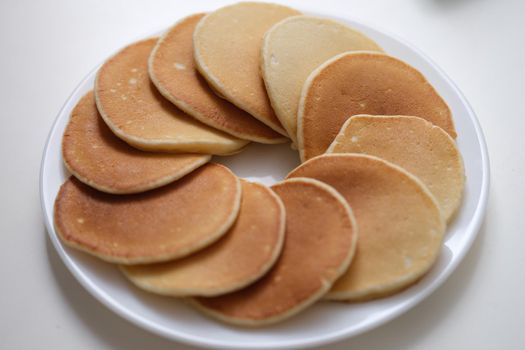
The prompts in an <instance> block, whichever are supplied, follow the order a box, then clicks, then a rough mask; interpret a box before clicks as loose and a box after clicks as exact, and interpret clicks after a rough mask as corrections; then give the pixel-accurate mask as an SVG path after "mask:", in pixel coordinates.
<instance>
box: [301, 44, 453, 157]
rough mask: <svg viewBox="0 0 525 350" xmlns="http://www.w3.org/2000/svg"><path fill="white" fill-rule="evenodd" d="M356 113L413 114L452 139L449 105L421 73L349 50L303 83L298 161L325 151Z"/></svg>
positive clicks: (376, 55) (381, 56)
mask: <svg viewBox="0 0 525 350" xmlns="http://www.w3.org/2000/svg"><path fill="white" fill-rule="evenodd" d="M357 114H373V115H414V116H418V117H421V118H424V119H426V120H428V121H430V122H431V123H433V124H435V125H437V126H439V127H441V128H442V129H443V130H445V131H446V132H447V133H448V134H449V135H450V136H452V137H453V138H455V137H456V132H455V130H454V123H453V121H452V115H451V113H450V109H449V108H448V106H447V104H446V103H445V101H443V99H442V98H441V96H439V95H438V93H437V92H436V90H434V88H433V87H432V86H431V85H430V84H429V82H428V81H427V80H426V79H425V77H424V76H423V75H422V74H421V73H420V72H419V71H417V70H416V69H415V68H413V67H411V66H409V65H408V64H406V63H404V62H402V61H400V60H398V59H397V58H394V57H391V56H387V55H384V54H380V53H373V52H350V53H343V54H340V55H338V56H335V57H334V58H332V59H330V60H328V61H327V62H325V63H323V64H322V65H321V66H319V67H318V68H317V69H316V70H314V71H313V72H312V73H311V74H310V76H309V77H308V79H307V80H306V82H305V85H304V87H303V91H302V93H301V99H300V102H299V111H298V121H297V123H298V124H297V140H298V147H299V152H300V155H301V159H302V160H303V161H304V160H307V159H309V158H312V157H315V156H317V155H319V154H322V153H324V152H325V151H326V149H327V148H328V146H330V144H331V143H332V141H333V140H334V138H335V137H336V135H337V133H338V132H339V130H340V129H341V126H342V125H343V123H344V122H345V121H346V120H347V119H348V118H350V117H351V116H353V115H357Z"/></svg>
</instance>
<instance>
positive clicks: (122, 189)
mask: <svg viewBox="0 0 525 350" xmlns="http://www.w3.org/2000/svg"><path fill="white" fill-rule="evenodd" d="M62 158H63V159H64V164H65V165H66V167H67V169H68V170H69V171H70V172H71V173H72V174H73V175H75V177H76V178H77V179H79V180H80V181H82V182H84V183H85V184H87V185H89V186H91V187H94V188H96V189H97V190H99V191H103V192H108V193H115V194H128V193H137V192H144V191H147V190H150V189H153V188H157V187H160V186H163V185H166V184H168V183H170V182H172V181H175V180H177V179H180V178H181V177H183V176H184V175H186V174H188V173H190V172H192V171H193V170H195V169H197V168H198V167H200V166H202V165H204V164H205V163H207V162H208V161H209V160H210V158H211V156H210V155H207V154H166V153H149V152H142V151H139V150H137V149H135V148H133V147H131V146H129V145H128V144H127V143H125V142H124V141H122V140H121V139H119V138H118V137H116V136H115V135H114V134H113V133H112V132H111V130H110V129H109V128H108V127H107V125H106V124H105V123H104V121H103V120H102V118H101V117H100V115H99V113H98V111H97V106H96V105H95V97H94V95H93V92H92V91H90V92H88V93H87V94H86V95H85V96H84V97H83V98H82V99H81V100H80V101H79V102H78V104H77V105H76V106H75V108H74V109H73V112H72V113H71V119H70V120H69V123H68V125H67V127H66V130H65V131H64V136H63V138H62Z"/></svg>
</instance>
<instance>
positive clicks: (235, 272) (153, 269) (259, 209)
mask: <svg viewBox="0 0 525 350" xmlns="http://www.w3.org/2000/svg"><path fill="white" fill-rule="evenodd" d="M285 222H286V221H285V211H284V206H283V204H282V201H281V200H280V199H279V197H277V195H275V193H274V192H273V191H272V190H270V189H269V188H268V187H266V186H263V185H259V184H255V183H250V182H247V181H242V199H241V209H240V211H239V216H238V217H237V221H236V222H235V224H234V225H233V226H232V228H230V230H229V231H228V233H226V234H225V235H224V237H223V238H221V239H220V240H219V241H218V242H216V243H214V244H212V245H211V246H209V247H207V248H206V249H203V250H201V251H199V252H197V253H195V254H192V255H190V256H188V257H186V258H183V259H179V260H173V261H169V262H166V263H161V264H148V265H135V266H124V267H123V268H122V271H123V272H124V274H125V275H126V277H128V279H130V280H131V282H133V283H134V284H135V285H137V286H138V287H140V288H142V289H145V290H147V291H150V292H153V293H158V294H162V295H170V296H216V295H220V294H225V293H230V292H233V291H235V290H238V289H241V288H243V287H245V286H247V285H249V284H250V283H253V282H254V281H255V280H257V279H258V278H260V277H261V276H262V275H264V274H265V273H266V272H267V271H268V270H269V269H270V268H271V267H272V266H273V264H274V263H275V261H276V260H277V258H278V257H279V254H280V252H281V248H282V245H283V240H284V229H285Z"/></svg>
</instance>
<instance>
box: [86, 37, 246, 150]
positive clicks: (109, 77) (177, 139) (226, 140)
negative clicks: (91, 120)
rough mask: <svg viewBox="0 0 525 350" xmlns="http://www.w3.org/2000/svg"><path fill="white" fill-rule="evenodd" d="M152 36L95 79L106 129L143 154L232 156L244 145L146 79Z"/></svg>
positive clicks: (123, 52)
mask: <svg viewBox="0 0 525 350" xmlns="http://www.w3.org/2000/svg"><path fill="white" fill-rule="evenodd" d="M156 42H157V39H156V38H153V39H147V40H143V41H139V42H137V43H134V44H131V45H129V46H127V47H126V48H124V49H123V50H121V51H120V52H118V53H117V54H116V55H115V56H113V57H112V58H110V59H109V60H108V61H107V62H106V63H104V64H103V65H102V67H101V68H100V70H99V71H98V73H97V77H96V81H95V97H96V102H97V107H98V110H99V112H100V114H101V116H102V118H103V119H104V121H105V122H106V124H107V125H108V126H109V128H110V129H111V131H113V133H115V135H117V136H118V137H120V138H121V139H123V140H124V141H126V142H127V143H129V144H130V145H132V146H133V147H136V148H139V149H142V150H146V151H168V152H186V153H209V154H220V155H224V154H231V153H235V152H237V151H239V150H240V149H241V148H242V147H244V146H245V145H246V144H247V143H248V141H246V140H241V139H238V138H235V137H233V136H231V135H229V134H226V133H224V132H222V131H219V130H216V129H214V128H211V127H209V126H207V125H205V124H202V123H201V122H199V121H198V120H196V119H194V118H192V117H190V116H189V115H187V114H186V113H184V112H183V111H181V110H179V109H178V108H177V107H175V106H174V105H173V104H172V103H171V102H169V101H168V100H166V99H165V98H164V97H162V95H161V94H160V93H159V92H158V91H157V89H156V88H155V86H154V85H153V83H152V82H151V81H150V79H149V76H148V58H149V55H150V53H151V50H152V49H153V47H154V46H155V44H156Z"/></svg>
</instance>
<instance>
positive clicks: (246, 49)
mask: <svg viewBox="0 0 525 350" xmlns="http://www.w3.org/2000/svg"><path fill="white" fill-rule="evenodd" d="M298 14H300V13H299V12H298V11H296V10H293V9H291V8H289V7H285V6H281V5H276V4H267V3H257V2H241V3H237V4H234V5H229V6H226V7H222V8H220V9H218V10H216V11H214V12H212V13H210V14H208V15H207V16H206V17H204V18H203V19H202V20H201V21H200V22H199V24H198V25H197V27H196V28H195V32H194V34H193V44H194V56H195V63H196V64H197V69H198V70H199V72H201V74H202V75H203V76H204V77H205V78H206V80H207V81H208V83H209V84H210V85H211V86H212V87H213V89H214V90H215V91H217V92H218V93H219V95H221V96H223V97H224V98H225V99H227V100H228V101H230V102H232V103H233V104H235V105H236V106H237V107H239V108H241V109H243V110H245V111H246V112H248V113H250V114H251V115H252V116H254V117H255V118H257V119H259V120H260V121H261V122H263V123H264V124H266V125H268V126H269V127H270V128H272V129H273V130H275V131H277V132H278V133H281V134H283V135H287V134H286V131H285V130H284V129H283V127H282V126H281V124H280V122H279V119H277V117H276V116H275V113H274V111H273V109H272V106H271V105H270V101H269V99H268V95H266V90H265V87H264V82H263V80H262V77H261V73H260V61H261V59H260V55H261V45H262V40H263V36H264V33H265V32H266V31H267V30H268V29H270V28H271V27H272V26H273V25H274V24H275V23H277V22H279V21H281V20H282V19H284V18H286V17H290V16H294V15H298Z"/></svg>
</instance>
